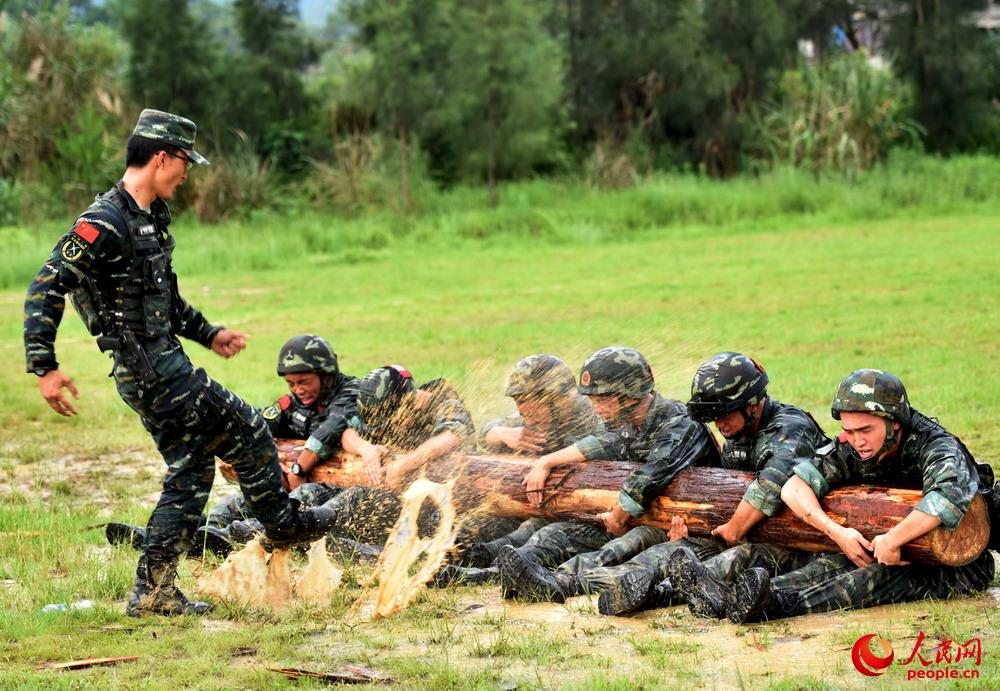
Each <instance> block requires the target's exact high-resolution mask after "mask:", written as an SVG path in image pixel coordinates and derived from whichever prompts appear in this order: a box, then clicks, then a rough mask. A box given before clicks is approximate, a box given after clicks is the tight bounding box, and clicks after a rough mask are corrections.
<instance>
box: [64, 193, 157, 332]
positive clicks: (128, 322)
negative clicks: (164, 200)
mask: <svg viewBox="0 0 1000 691" xmlns="http://www.w3.org/2000/svg"><path fill="white" fill-rule="evenodd" d="M95 207H101V208H104V209H108V210H112V213H113V214H116V215H118V216H119V217H121V219H122V220H123V221H124V222H125V225H126V226H127V227H128V233H129V239H130V242H131V246H132V256H131V257H130V259H129V268H128V273H127V276H126V278H125V279H124V280H123V281H120V282H113V281H110V280H108V278H107V277H104V276H95V277H93V278H92V279H91V280H89V281H87V283H86V285H85V286H84V288H85V290H84V295H83V298H84V299H87V298H90V299H91V300H92V301H93V303H94V305H93V308H92V311H96V312H97V314H98V315H99V317H98V320H97V323H95V324H92V323H91V319H88V317H87V315H84V321H85V322H87V327H88V329H89V330H90V332H91V333H92V334H94V335H98V334H97V333H95V331H100V332H102V333H103V334H104V335H105V336H118V335H120V334H121V333H122V332H123V331H126V330H127V331H131V332H132V333H133V334H134V335H135V336H137V337H138V338H143V339H152V338H158V337H161V336H169V335H170V333H171V324H170V314H171V310H170V303H171V299H172V294H173V290H172V275H173V272H172V271H171V268H170V260H171V255H172V254H173V250H174V244H175V241H174V238H173V236H172V235H170V234H169V233H167V232H166V230H165V229H166V223H167V222H168V221H169V211H167V210H166V208H165V207H164V209H163V212H162V214H157V216H166V218H159V217H157V218H156V220H155V221H150V219H149V217H147V216H145V215H144V214H140V213H137V212H135V211H133V210H132V209H131V208H130V206H129V204H128V201H127V200H126V199H125V196H124V193H123V192H122V191H121V189H120V188H119V187H118V186H115V187H114V188H113V189H112V190H111V191H109V192H107V193H105V194H102V195H99V196H98V197H97V200H96V201H95V202H94V205H93V206H92V207H91V208H95ZM161 223H162V225H163V228H164V229H163V230H161V229H160V228H158V226H159V225H160V224H161ZM95 293H96V294H95ZM88 294H89V295H88ZM76 303H77V300H76V299H74V304H76ZM77 309H78V311H80V307H79V306H78V307H77ZM84 309H86V308H84ZM82 314H83V311H81V315H82ZM91 316H93V315H91ZM95 327H96V328H95Z"/></svg>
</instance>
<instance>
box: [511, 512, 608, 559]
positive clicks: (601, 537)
mask: <svg viewBox="0 0 1000 691" xmlns="http://www.w3.org/2000/svg"><path fill="white" fill-rule="evenodd" d="M610 539H611V537H610V536H609V535H608V533H607V532H606V531H605V530H604V528H598V527H596V526H593V525H590V524H588V523H582V522H580V521H559V522H558V523H550V524H549V525H547V526H545V527H544V528H541V529H540V530H539V531H538V532H536V533H535V534H534V535H532V536H531V537H530V538H528V541H527V542H525V543H524V545H523V546H522V547H518V551H519V552H520V553H521V554H522V555H524V556H525V557H527V558H528V559H530V560H531V561H533V562H535V563H537V564H541V565H542V566H545V567H547V568H553V567H555V566H557V565H558V564H561V563H563V562H564V561H566V560H568V559H570V558H571V557H575V556H576V555H577V554H580V553H582V552H591V551H594V550H596V549H599V548H601V547H603V546H604V544H605V543H607V542H608V540H610Z"/></svg>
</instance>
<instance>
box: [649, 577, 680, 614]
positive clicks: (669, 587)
mask: <svg viewBox="0 0 1000 691" xmlns="http://www.w3.org/2000/svg"><path fill="white" fill-rule="evenodd" d="M676 604H680V603H679V601H678V599H677V593H675V592H674V584H673V583H671V582H670V579H669V578H664V579H663V580H662V581H660V582H659V583H657V584H656V587H654V588H653V592H652V593H650V595H649V599H648V600H646V609H660V608H661V607H671V606H673V605H676Z"/></svg>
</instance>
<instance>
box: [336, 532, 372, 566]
mask: <svg viewBox="0 0 1000 691" xmlns="http://www.w3.org/2000/svg"><path fill="white" fill-rule="evenodd" d="M326 552H327V554H329V555H330V556H332V557H334V558H335V559H338V560H340V561H343V562H347V563H350V564H355V563H358V562H369V563H371V562H375V561H378V558H379V556H381V554H382V548H381V547H379V546H378V545H369V544H367V543H365V542H358V541H357V540H351V539H350V538H346V537H334V536H333V535H327V536H326Z"/></svg>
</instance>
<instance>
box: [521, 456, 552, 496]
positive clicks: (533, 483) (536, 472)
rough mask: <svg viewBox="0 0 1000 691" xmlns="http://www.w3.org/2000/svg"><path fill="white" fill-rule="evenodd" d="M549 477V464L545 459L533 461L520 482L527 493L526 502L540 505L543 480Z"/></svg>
mask: <svg viewBox="0 0 1000 691" xmlns="http://www.w3.org/2000/svg"><path fill="white" fill-rule="evenodd" d="M548 477H549V466H548V465H547V464H546V463H545V461H541V460H539V461H535V462H534V463H533V464H532V466H531V470H530V471H529V472H528V474H527V476H525V478H524V480H522V481H521V484H522V485H524V488H525V491H526V492H527V494H528V503H529V504H531V505H533V506H541V504H542V499H543V497H542V490H543V489H545V481H546V480H547V479H548Z"/></svg>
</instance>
